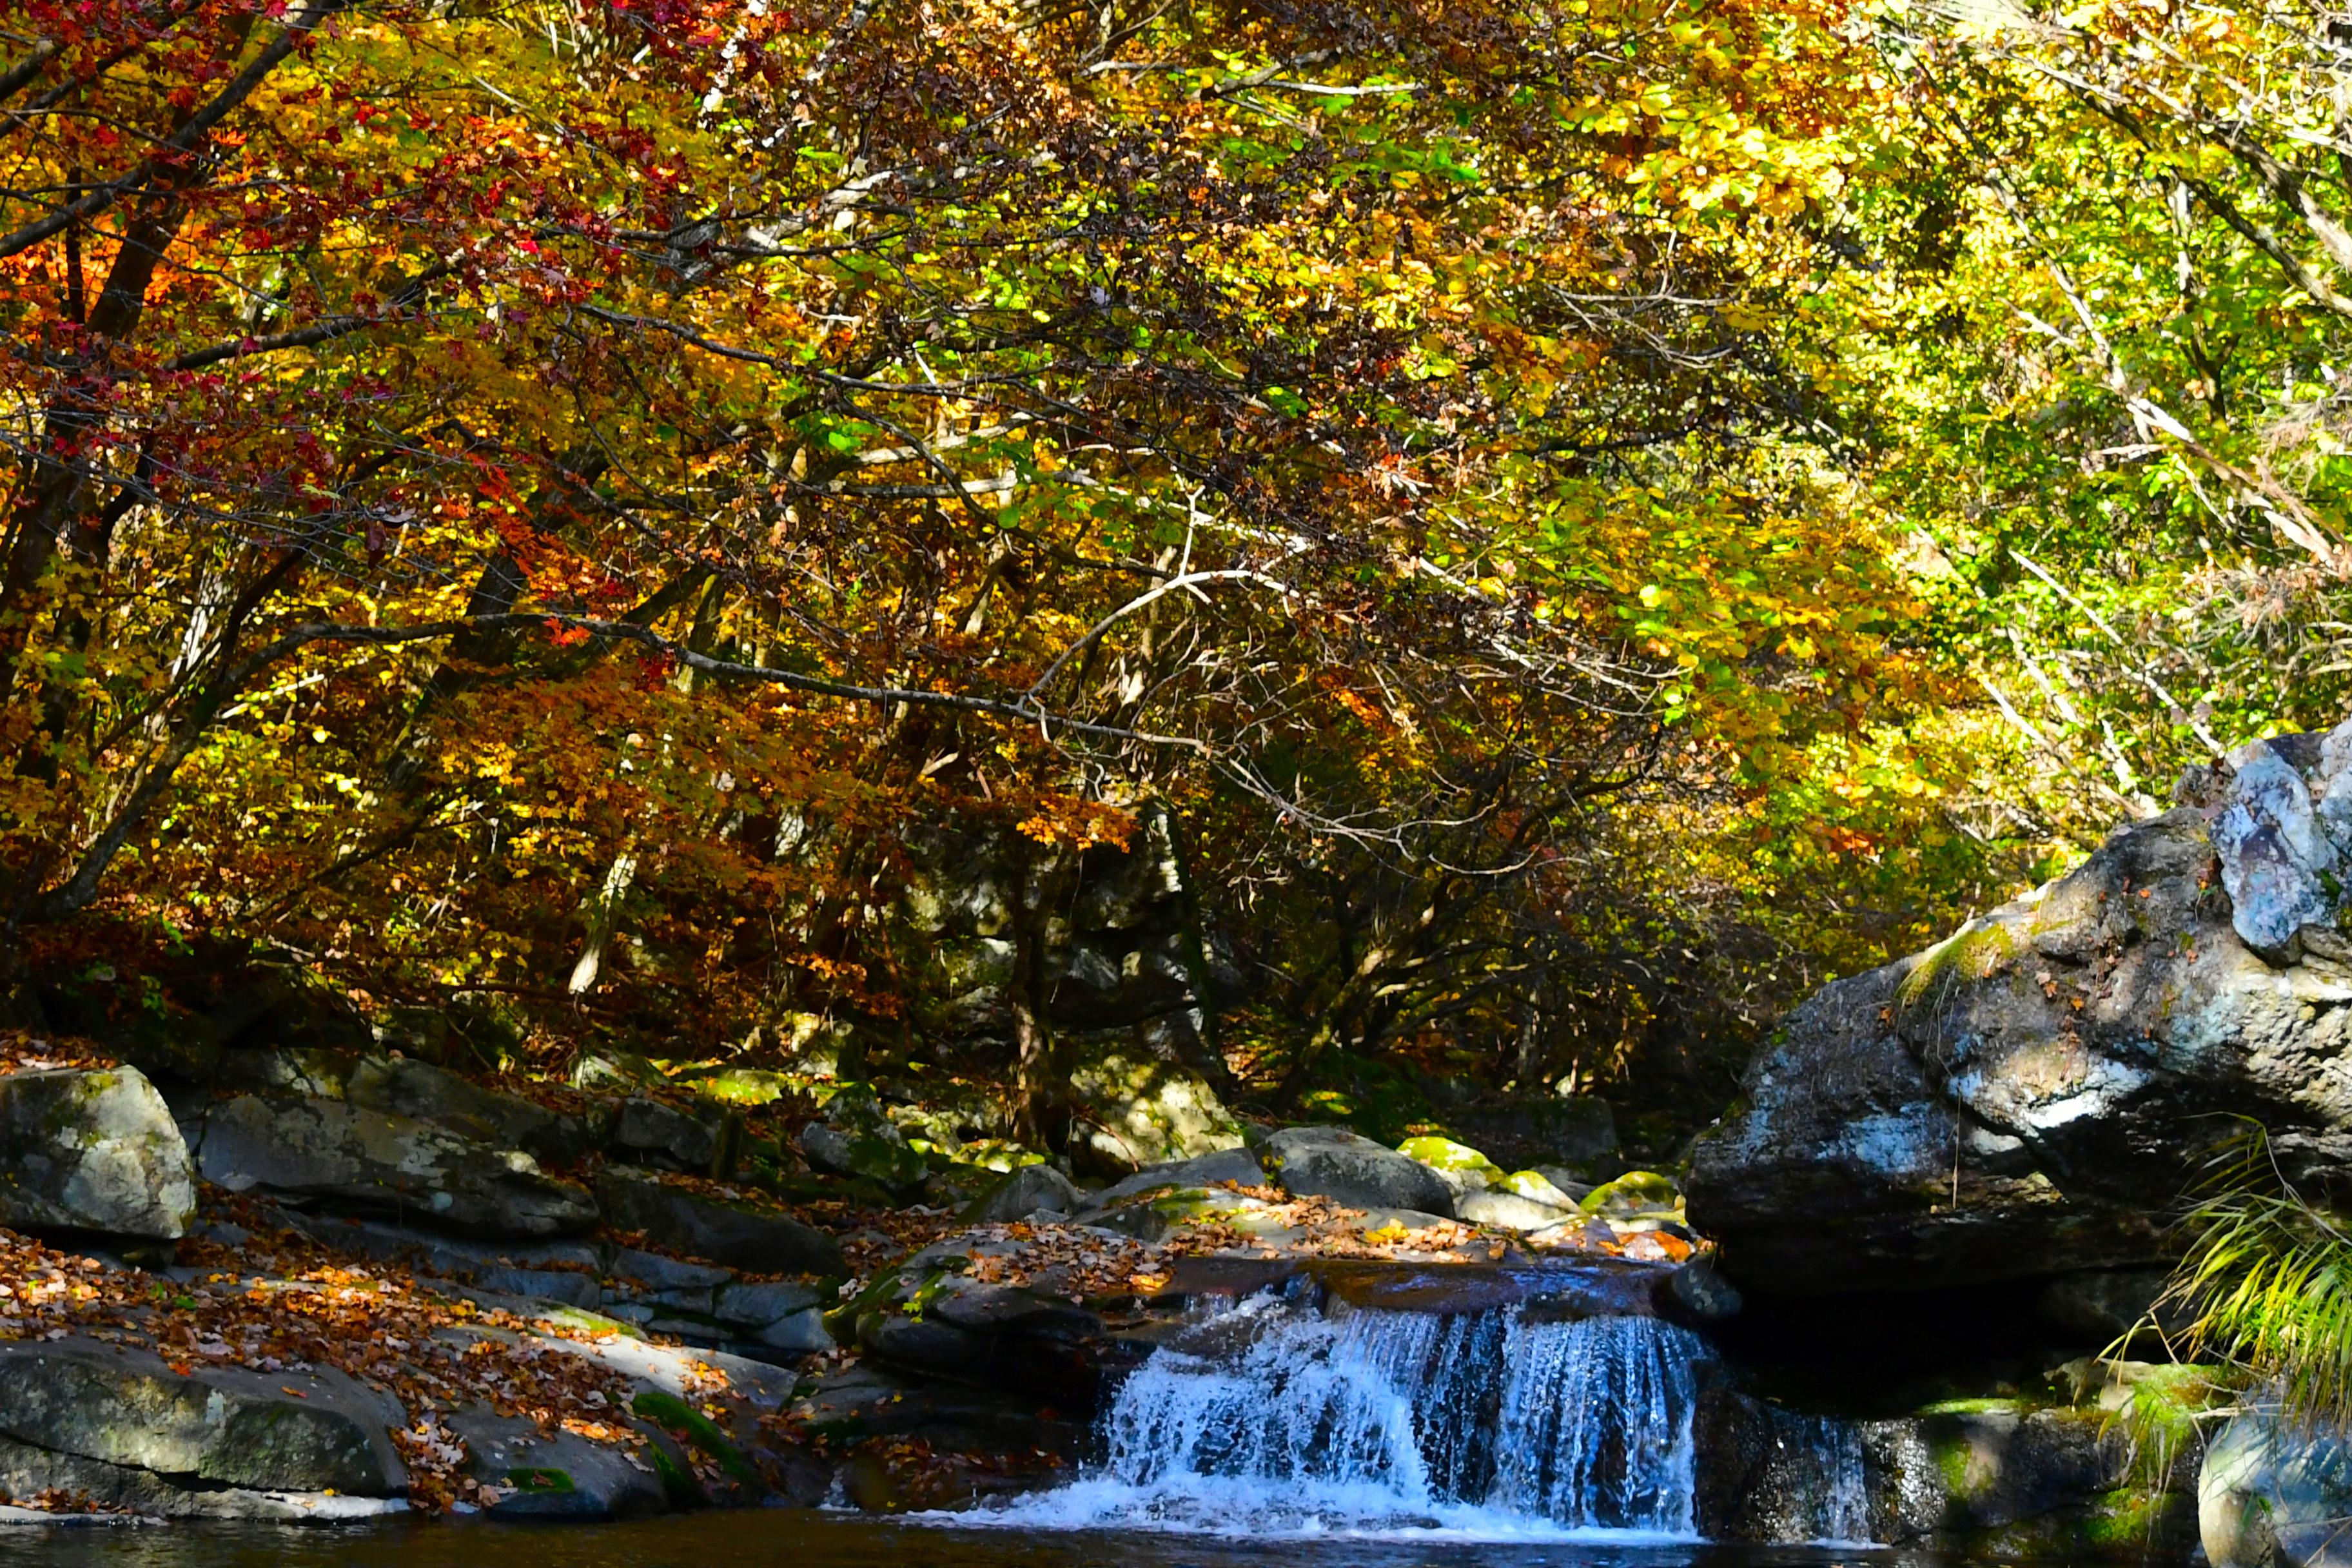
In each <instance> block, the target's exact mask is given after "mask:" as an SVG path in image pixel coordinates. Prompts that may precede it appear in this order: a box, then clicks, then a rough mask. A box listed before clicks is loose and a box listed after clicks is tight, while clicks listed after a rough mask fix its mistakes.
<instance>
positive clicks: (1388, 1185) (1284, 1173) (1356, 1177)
mask: <svg viewBox="0 0 2352 1568" xmlns="http://www.w3.org/2000/svg"><path fill="white" fill-rule="evenodd" d="M1261 1157H1262V1163H1264V1164H1265V1167H1266V1169H1267V1171H1268V1172H1269V1173H1271V1174H1272V1175H1273V1177H1274V1179H1275V1180H1276V1182H1278V1183H1280V1184H1281V1185H1282V1187H1283V1190H1284V1191H1286V1192H1288V1193H1291V1194H1295V1195H1297V1196H1301V1197H1327V1198H1330V1199H1332V1200H1333V1201H1334V1202H1337V1203H1341V1204H1345V1205H1349V1207H1351V1208H1393V1209H1412V1210H1416V1211H1420V1212H1422V1213H1426V1214H1432V1215H1443V1216H1445V1217H1448V1218H1450V1217H1452V1215H1453V1213H1454V1193H1453V1191H1452V1189H1451V1188H1449V1187H1448V1186H1447V1185H1446V1184H1445V1181H1444V1178H1443V1177H1441V1176H1440V1175H1438V1173H1436V1172H1435V1171H1433V1170H1431V1169H1430V1168H1429V1167H1428V1166H1426V1165H1424V1164H1423V1163H1421V1162H1420V1161H1418V1160H1412V1159H1408V1158H1407V1157H1406V1156H1404V1155H1402V1154H1400V1153H1398V1152H1396V1151H1395V1150H1393V1149H1387V1148H1383V1147H1381V1145H1380V1144H1378V1143H1375V1142H1372V1141H1371V1140H1370V1139H1369V1138H1364V1137H1360V1136H1359V1135H1358V1134H1356V1133H1353V1132H1350V1131H1348V1130H1347V1129H1345V1128H1343V1127H1292V1128H1286V1129H1285V1130H1284V1131H1280V1132H1276V1133H1274V1134H1273V1135H1271V1136H1270V1137H1268V1138H1267V1139H1266V1140H1265V1145H1264V1148H1263V1149H1262V1151H1261Z"/></svg>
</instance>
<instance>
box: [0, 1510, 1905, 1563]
mask: <svg viewBox="0 0 2352 1568" xmlns="http://www.w3.org/2000/svg"><path fill="white" fill-rule="evenodd" d="M1947 1561H1948V1559H1943V1558H1939V1557H1936V1556H1934V1555H1931V1554H1927V1553H1920V1552H1890V1551H1887V1550H1885V1549H1883V1548H1880V1549H1873V1550H1868V1551H1856V1550H1846V1551H1839V1550H1836V1549H1831V1548H1813V1547H1754V1546H1706V1545H1699V1544H1695V1543H1694V1544H1682V1545H1664V1544H1657V1545H1628V1544H1610V1543H1592V1542H1549V1543H1543V1544H1534V1543H1527V1542H1463V1541H1445V1540H1423V1539H1397V1538H1377V1537H1375V1538H1363V1537H1352V1536H1327V1537H1323V1538H1319V1539H1312V1538H1303V1537H1289V1538H1284V1539H1280V1540H1275V1541H1265V1542H1251V1541H1246V1540H1234V1539H1207V1538H1202V1537H1197V1536H1178V1535H1170V1534H1165V1533H1141V1532H1133V1531H1011V1530H967V1529H961V1528H955V1527H953V1526H944V1527H943V1526H940V1525H934V1524H926V1523H910V1522H907V1521H893V1520H883V1519H877V1518H873V1517H870V1516H864V1515H856V1514H845V1513H832V1512H811V1511H808V1510H772V1511H764V1512H758V1513H706V1514H693V1515H688V1516H685V1517H683V1518H675V1519H652V1520H641V1521H635V1522H632V1523H627V1524H610V1525H571V1526H530V1525H517V1524H490V1523H486V1522H481V1521H401V1522H398V1523H394V1524H385V1525H373V1526H369V1527H365V1528H340V1529H338V1528H308V1529H304V1528H292V1527H287V1526H232V1525H203V1526H173V1527H159V1526H148V1527H136V1526H115V1527H100V1528H93V1529H68V1530H53V1529H47V1528H41V1527H32V1528H25V1529H18V1530H12V1531H5V1532H0V1563H8V1564H10V1565H11V1568H16V1565H17V1564H23V1565H24V1568H1095V1565H1097V1564H1117V1565H1118V1568H1780V1565H1783V1564H1785V1565H1788V1568H1832V1565H1837V1564H1845V1563H1854V1564H1862V1563H1868V1564H1871V1565H1873V1568H1929V1565H1931V1564H1933V1565H1938V1568H1940V1564H1942V1563H1945V1562H1947Z"/></svg>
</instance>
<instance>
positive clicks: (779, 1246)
mask: <svg viewBox="0 0 2352 1568" xmlns="http://www.w3.org/2000/svg"><path fill="white" fill-rule="evenodd" d="M596 1201H597V1202H598V1203H599V1204H601V1205H603V1206H604V1218H605V1221H606V1223H608V1224H610V1225H611V1226H613V1227H614V1229H616V1230H635V1231H643V1232H645V1233H646V1234H647V1235H649V1236H657V1237H661V1238H662V1240H663V1242H664V1243H665V1244H667V1245H668V1246H672V1247H677V1249H678V1250H679V1251H681V1252H687V1253H691V1254H693V1255H694V1256H695V1257H697V1258H709V1259H710V1260H711V1261H712V1262H714V1263H723V1264H725V1265H727V1266H728V1267H729V1268H740V1269H743V1270H745V1271H746V1272H749V1273H753V1274H841V1273H845V1272H846V1269H845V1266H844V1265H843V1262H842V1258H841V1247H840V1246H839V1245H838V1244H837V1243H835V1241H834V1239H833V1237H829V1236H827V1235H825V1234H824V1232H823V1231H821V1230H818V1229H816V1228H815V1227H814V1226H807V1225H803V1224H802V1223H801V1222H800V1221H799V1220H796V1219H794V1218H793V1216H792V1215H788V1214H784V1213H782V1212H781V1211H779V1210H775V1209H769V1208H763V1207H761V1206H758V1205H752V1204H750V1203H727V1202H722V1201H721V1200H719V1199H717V1198H708V1197H704V1196H702V1195H701V1194H698V1193H694V1192H690V1191H688V1189H686V1188H684V1187H677V1186H671V1185H669V1184H666V1183H664V1182H662V1181H661V1180H660V1179H659V1178H657V1177H655V1176H653V1175H650V1174H646V1173H640V1172H635V1171H632V1170H629V1169H627V1168H626V1167H625V1166H618V1165H607V1166H606V1167H605V1168H604V1170H603V1171H601V1172H600V1173H598V1174H597V1177H596Z"/></svg>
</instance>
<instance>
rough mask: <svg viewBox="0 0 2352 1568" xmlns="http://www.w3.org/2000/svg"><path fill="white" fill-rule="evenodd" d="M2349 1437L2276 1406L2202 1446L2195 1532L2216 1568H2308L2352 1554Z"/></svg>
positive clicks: (2248, 1415)
mask: <svg viewBox="0 0 2352 1568" xmlns="http://www.w3.org/2000/svg"><path fill="white" fill-rule="evenodd" d="M2347 1521H2352V1442H2347V1439H2346V1435H2345V1434H2344V1433H2343V1432H2341V1431H2339V1430H2336V1429H2334V1428H2331V1427H2326V1426H2303V1425H2301V1424H2298V1423H2296V1422H2294V1421H2291V1420H2289V1419H2287V1418H2285V1417H2284V1416H2282V1415H2280V1414H2279V1413H2278V1412H2277V1411H2276V1410H2264V1409H2256V1410H2250V1411H2247V1412H2245V1413H2244V1414H2242V1415H2237V1416H2234V1417H2232V1418H2231V1421H2230V1423H2229V1425H2228V1426H2224V1427H2222V1428H2221V1432H2220V1433H2219V1434H2218V1435H2216V1436H2215V1437H2214V1439H2213V1441H2212V1443H2211V1444H2210V1446H2209V1447H2207V1448H2206V1450H2205V1459H2204V1464H2203V1467H2202V1468H2201V1469H2200V1471H2199V1474H2198V1480H2197V1530H2198V1535H2199V1537H2200V1539H2201V1540H2202V1542H2203V1543H2204V1547H2205V1556H2206V1559H2207V1560H2208V1561H2209V1562H2210V1563H2212V1564H2213V1568H2306V1565H2316V1564H2326V1563H2342V1562H2344V1561H2345V1560H2346V1558H2347V1555H2352V1530H2347Z"/></svg>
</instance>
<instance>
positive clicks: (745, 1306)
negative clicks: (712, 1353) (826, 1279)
mask: <svg viewBox="0 0 2352 1568" xmlns="http://www.w3.org/2000/svg"><path fill="white" fill-rule="evenodd" d="M831 1304H832V1303H831V1300H830V1299H829V1298H828V1295H827V1293H826V1292H825V1291H824V1290H823V1289H820V1288H818V1287H817V1286H814V1285H803V1284H801V1283H799V1282H798V1281H796V1280H791V1279H763V1280H757V1281H753V1282H751V1283H746V1284H734V1285H729V1286H727V1287H726V1288H725V1289H721V1290H720V1291H719V1297H718V1300H717V1301H716V1302H715V1303H713V1305H712V1308H711V1316H713V1317H715V1318H717V1319H718V1320H719V1321H720V1322H722V1323H732V1324H734V1325H735V1326H736V1327H738V1328H744V1329H757V1328H762V1327H765V1326H767V1325H769V1324H772V1323H781V1322H782V1321H784V1320H785V1319H787V1318H791V1317H794V1316H796V1315H798V1314H800V1313H802V1312H805V1311H807V1310H809V1309H810V1308H812V1307H824V1306H829V1305H831Z"/></svg>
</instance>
